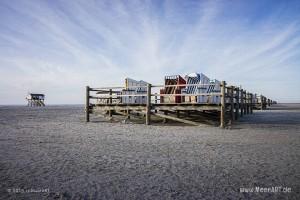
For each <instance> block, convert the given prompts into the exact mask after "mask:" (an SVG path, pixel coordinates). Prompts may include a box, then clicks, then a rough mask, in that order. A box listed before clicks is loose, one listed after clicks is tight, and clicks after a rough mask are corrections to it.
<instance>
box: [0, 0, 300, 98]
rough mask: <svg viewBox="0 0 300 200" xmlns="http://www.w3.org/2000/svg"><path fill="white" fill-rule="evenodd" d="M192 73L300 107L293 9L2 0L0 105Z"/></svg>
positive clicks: (297, 4)
mask: <svg viewBox="0 0 300 200" xmlns="http://www.w3.org/2000/svg"><path fill="white" fill-rule="evenodd" d="M195 71H196V72H202V73H204V74H206V75H207V76H208V77H210V78H216V79H218V80H225V81H227V83H228V84H233V85H241V86H242V87H243V88H245V89H247V90H248V91H250V92H256V93H263V94H265V95H266V96H268V97H270V98H272V99H275V100H278V101H281V102H300V89H299V87H300V78H299V77H300V1H283V0H282V1H276V0H272V1H263V0H258V1H246V0H245V1H242V0H239V1H238V0H237V1H234V0H233V1H225V0H224V1H188V0H186V1H179V0H178V1H175V0H174V1H173V0H169V1H167V0H166V1H160V0H156V1H131V0H130V1H129V0H127V1H125V0H124V1H115V0H111V1H104V0H102V1H100V0H99V1H92V0H82V1H67V0H51V1H50V0H49V1H46V0H36V1H35V0H1V1H0V104H24V103H25V99H24V97H25V95H26V94H27V92H42V93H45V94H46V102H47V103H48V104H66V103H71V104H76V103H83V102H84V87H85V86H86V85H90V86H94V87H100V86H108V85H123V84H124V78H125V77H131V78H134V79H138V80H140V79H143V80H145V81H148V82H151V83H153V84H161V83H163V78H164V76H165V75H173V74H182V75H184V74H186V73H191V72H195Z"/></svg>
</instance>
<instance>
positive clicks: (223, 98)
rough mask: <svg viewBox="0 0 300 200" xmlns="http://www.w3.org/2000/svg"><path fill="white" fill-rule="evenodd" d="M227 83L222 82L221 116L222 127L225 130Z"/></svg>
mask: <svg viewBox="0 0 300 200" xmlns="http://www.w3.org/2000/svg"><path fill="white" fill-rule="evenodd" d="M225 87H226V83H225V81H222V82H221V116H220V127H221V128H225V121H226V119H225V112H226V110H225V109H226V105H225Z"/></svg>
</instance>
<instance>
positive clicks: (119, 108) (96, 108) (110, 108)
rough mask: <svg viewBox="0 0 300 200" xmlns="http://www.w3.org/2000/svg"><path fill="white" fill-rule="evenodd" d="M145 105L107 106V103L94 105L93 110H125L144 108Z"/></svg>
mask: <svg viewBox="0 0 300 200" xmlns="http://www.w3.org/2000/svg"><path fill="white" fill-rule="evenodd" d="M145 109H146V106H117V105H115V106H113V105H112V106H109V105H103V106H102V105H101V106H98V105H96V106H94V107H93V110H101V111H109V110H116V111H125V110H134V111H138V110H145Z"/></svg>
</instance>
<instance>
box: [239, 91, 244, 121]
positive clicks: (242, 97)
mask: <svg viewBox="0 0 300 200" xmlns="http://www.w3.org/2000/svg"><path fill="white" fill-rule="evenodd" d="M240 107H241V117H243V115H244V110H243V108H244V90H243V89H241V106H240Z"/></svg>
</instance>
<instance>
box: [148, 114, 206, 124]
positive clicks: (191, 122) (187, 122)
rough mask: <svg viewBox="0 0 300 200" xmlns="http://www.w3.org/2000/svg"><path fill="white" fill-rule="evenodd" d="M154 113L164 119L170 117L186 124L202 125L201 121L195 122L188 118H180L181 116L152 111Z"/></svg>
mask: <svg viewBox="0 0 300 200" xmlns="http://www.w3.org/2000/svg"><path fill="white" fill-rule="evenodd" d="M152 114H153V115H155V116H158V117H161V118H164V119H170V120H174V121H178V122H182V123H185V124H191V125H195V126H201V124H200V123H197V122H193V121H190V120H186V119H180V118H177V117H172V116H170V115H164V114H159V113H152Z"/></svg>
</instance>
